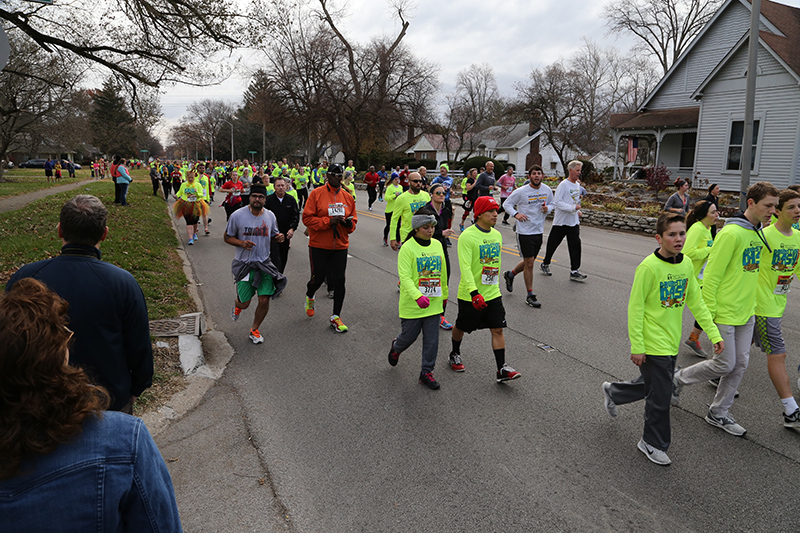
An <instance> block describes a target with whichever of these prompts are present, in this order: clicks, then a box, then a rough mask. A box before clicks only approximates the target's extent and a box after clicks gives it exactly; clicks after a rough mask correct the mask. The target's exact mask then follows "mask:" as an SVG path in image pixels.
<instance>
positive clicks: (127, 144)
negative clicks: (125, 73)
mask: <svg viewBox="0 0 800 533" xmlns="http://www.w3.org/2000/svg"><path fill="white" fill-rule="evenodd" d="M90 122H91V126H92V137H93V140H94V144H95V146H97V147H98V148H99V149H100V152H101V153H103V154H106V155H109V156H110V155H114V154H119V155H121V156H123V157H132V156H137V157H138V153H139V151H138V149H137V147H136V125H135V121H134V118H133V115H132V114H131V112H130V111H129V110H128V106H127V105H126V104H125V99H124V98H123V97H122V96H121V94H120V88H119V86H118V85H117V84H115V83H114V81H113V80H112V79H108V80H106V81H105V83H103V88H102V89H101V90H99V91H97V93H96V94H95V95H94V109H92V113H91V119H90Z"/></svg>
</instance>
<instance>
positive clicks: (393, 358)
mask: <svg viewBox="0 0 800 533" xmlns="http://www.w3.org/2000/svg"><path fill="white" fill-rule="evenodd" d="M396 340H397V339H392V347H391V348H389V364H390V365H392V366H397V361H398V360H399V359H400V353H398V352H396V351H394V341H396Z"/></svg>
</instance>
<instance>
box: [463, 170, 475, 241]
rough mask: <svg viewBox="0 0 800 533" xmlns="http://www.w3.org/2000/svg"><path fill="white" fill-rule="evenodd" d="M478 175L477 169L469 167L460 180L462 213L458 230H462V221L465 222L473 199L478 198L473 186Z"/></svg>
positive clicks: (473, 201)
mask: <svg viewBox="0 0 800 533" xmlns="http://www.w3.org/2000/svg"><path fill="white" fill-rule="evenodd" d="M477 177H478V169H477V168H471V169H469V172H467V175H466V177H465V178H464V179H463V180H462V181H461V199H462V200H464V214H463V215H461V224H459V225H458V228H459V230H460V231H461V232H462V233H463V232H464V222H466V220H467V217H468V216H469V212H470V210H471V209H472V205H473V204H474V203H475V200H477V199H478V189H476V188H475V180H476V179H477Z"/></svg>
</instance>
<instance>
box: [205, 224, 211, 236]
mask: <svg viewBox="0 0 800 533" xmlns="http://www.w3.org/2000/svg"><path fill="white" fill-rule="evenodd" d="M209 222H210V221H209ZM206 235H211V232H210V231H208V230H206Z"/></svg>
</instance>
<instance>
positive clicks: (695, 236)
mask: <svg viewBox="0 0 800 533" xmlns="http://www.w3.org/2000/svg"><path fill="white" fill-rule="evenodd" d="M712 244H714V240H713V239H712V238H711V228H707V227H705V226H704V225H703V223H702V222H700V221H698V222H695V223H694V224H692V227H691V228H689V231H687V232H686V243H685V244H684V245H683V254H684V255H685V256H686V257H688V258H689V259H691V260H692V265H694V277H695V278H697V279H698V280H701V281H700V285H701V286H702V284H703V282H702V278H700V271H701V270H703V265H705V264H706V260H707V259H708V254H709V253H711V245H712Z"/></svg>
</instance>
